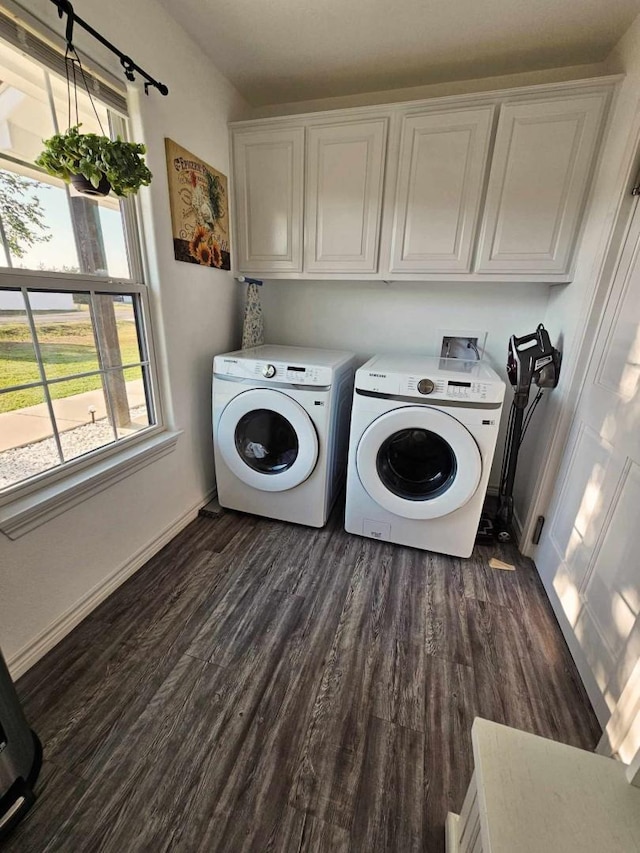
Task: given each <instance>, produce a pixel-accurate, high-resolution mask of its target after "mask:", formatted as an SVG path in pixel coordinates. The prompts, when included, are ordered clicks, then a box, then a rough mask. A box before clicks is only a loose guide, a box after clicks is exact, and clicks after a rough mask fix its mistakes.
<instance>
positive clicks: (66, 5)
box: [51, 0, 169, 95]
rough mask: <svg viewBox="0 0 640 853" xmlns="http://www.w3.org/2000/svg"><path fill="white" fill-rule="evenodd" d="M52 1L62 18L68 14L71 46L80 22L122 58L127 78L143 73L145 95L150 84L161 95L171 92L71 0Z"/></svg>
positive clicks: (67, 36) (67, 32)
mask: <svg viewBox="0 0 640 853" xmlns="http://www.w3.org/2000/svg"><path fill="white" fill-rule="evenodd" d="M51 2H52V3H53V4H54V6H56V7H57V9H58V17H59V18H62V16H63V15H66V16H67V30H66V33H65V37H66V39H67V45H68V46H69V47H73V25H74V24H78V25H79V26H81V27H82V29H83V30H86V31H87V32H88V33H89V35H92V36H93V37H94V39H97V40H98V41H99V42H100V43H101V44H103V45H104V46H105V47H108V48H109V50H110V51H111V52H112V53H115V55H116V56H118V57H119V58H120V64H121V65H122V67H123V68H124V75H125V77H126V78H127V80H135V79H136V78H135V74H134V72H135V71H137V72H138V74H141V75H142V76H143V77H144V78H145V81H146V82H145V84H144V92H145V95H148V94H149V86H153V87H154V88H156V89H157V90H158V91H159V92H160V94H161V95H168V94H169V89H168V87H167V86H165V84H164V83H159V82H158V81H157V80H154V78H153V77H152V76H151V75H150V74H147V72H146V71H145V70H144V69H143V68H140V66H139V65H136V63H135V62H134V61H133V59H131V57H130V56H127V55H126V53H122V51H121V50H118V48H117V47H116V46H115V45H113V44H111V42H110V41H108V40H107V39H106V38H105V37H104V36H103V35H101V34H100V33H99V32H98V31H97V30H94V28H93V27H92V26H91V24H88V23H87V22H86V21H83V20H82V18H80V17H79V16H78V15H76V13H75V12H74V10H73V6H72V5H71V3H70V2H69V0H51Z"/></svg>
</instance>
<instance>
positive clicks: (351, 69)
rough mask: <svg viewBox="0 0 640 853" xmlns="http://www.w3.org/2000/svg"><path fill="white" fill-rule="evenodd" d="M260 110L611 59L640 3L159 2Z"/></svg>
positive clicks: (495, 0)
mask: <svg viewBox="0 0 640 853" xmlns="http://www.w3.org/2000/svg"><path fill="white" fill-rule="evenodd" d="M160 3H161V4H162V5H163V6H164V7H165V8H166V9H167V10H168V11H169V12H170V13H171V14H172V15H173V16H174V17H175V18H176V20H178V21H179V22H180V23H181V24H182V26H183V27H184V28H185V29H186V30H187V31H188V32H189V33H190V34H191V36H192V37H193V39H194V40H195V41H196V42H197V43H199V44H200V46H201V47H202V49H203V50H204V51H205V53H207V54H208V55H209V56H210V57H211V59H212V60H213V62H214V63H215V65H216V66H217V68H218V69H219V70H220V71H221V72H222V73H223V74H224V75H225V76H226V77H227V78H228V79H229V80H230V81H231V82H232V83H233V84H234V85H235V86H236V88H237V89H239V91H240V92H241V93H242V94H243V95H244V96H245V98H246V99H247V100H248V101H249V102H250V103H251V104H253V105H255V106H262V105H265V104H277V103H285V102H288V101H298V100H309V99H312V98H324V97H331V96H337V95H350V94H360V93H363V92H373V91H381V90H385V89H396V88H402V87H405V86H421V85H426V84H429V83H440V82H444V81H454V80H463V79H471V78H475V77H491V76H494V75H498V74H512V73H517V72H521V71H536V70H540V69H543V68H554V67H560V66H566V65H581V64H587V63H593V62H600V61H602V60H603V59H605V58H606V56H607V54H608V53H609V51H610V50H611V48H612V47H613V46H614V45H615V44H616V42H617V41H618V39H619V38H620V37H621V36H622V34H623V33H624V32H625V30H626V29H627V28H628V27H629V25H630V24H631V22H632V21H633V19H634V18H635V16H636V15H637V14H638V13H639V12H640V0H397V2H396V3H395V4H394V3H390V2H388V0H317V2H316V3H315V4H314V3H309V2H305V0H267V2H265V0H160Z"/></svg>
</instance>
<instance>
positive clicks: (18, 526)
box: [0, 431, 181, 539]
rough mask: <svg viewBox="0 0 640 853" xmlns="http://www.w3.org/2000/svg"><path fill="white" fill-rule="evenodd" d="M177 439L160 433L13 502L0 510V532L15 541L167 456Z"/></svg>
mask: <svg viewBox="0 0 640 853" xmlns="http://www.w3.org/2000/svg"><path fill="white" fill-rule="evenodd" d="M180 435H181V433H180V432H166V431H165V432H161V433H160V434H158V435H154V436H152V437H150V438H148V439H147V440H146V441H143V442H140V443H137V444H135V445H134V446H132V447H129V448H127V449H125V450H123V451H122V452H121V453H118V454H115V455H113V456H110V457H108V458H106V459H103V460H101V461H99V462H96V464H95V465H91V467H89V468H85V469H83V470H81V471H78V472H76V473H74V474H71V475H70V476H69V477H67V478H65V479H64V480H61V481H58V482H56V483H52V484H51V485H48V486H43V488H41V489H39V490H38V491H36V492H33V493H31V494H29V495H25V496H24V497H19V498H16V499H15V500H14V501H11V503H8V504H6V506H3V507H2V508H0V530H1V531H2V532H3V533H4V534H5V535H6V536H8V537H9V539H19V538H20V537H21V536H24V534H25V533H29V532H30V531H32V530H34V529H35V528H36V527H39V526H40V525H41V524H45V523H46V522H47V521H51V519H52V518H55V517H56V516H58V515H60V514H61V513H63V512H66V511H67V510H68V509H71V508H72V507H74V506H77V504H79V503H82V502H84V501H86V500H88V499H89V498H91V497H93V495H96V494H98V492H101V491H103V490H104V489H107V488H109V486H113V485H114V484H115V483H117V482H119V481H120V480H123V479H124V478H125V477H128V476H129V475H131V474H135V472H136V471H139V470H140V469H141V468H145V467H146V466H147V465H150V464H151V463H152V462H155V461H156V460H158V459H161V458H162V457H163V456H167V454H169V453H171V452H172V451H173V449H174V448H175V446H176V442H177V441H178V438H179V437H180Z"/></svg>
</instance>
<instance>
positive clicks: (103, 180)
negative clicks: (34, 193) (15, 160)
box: [36, 124, 152, 196]
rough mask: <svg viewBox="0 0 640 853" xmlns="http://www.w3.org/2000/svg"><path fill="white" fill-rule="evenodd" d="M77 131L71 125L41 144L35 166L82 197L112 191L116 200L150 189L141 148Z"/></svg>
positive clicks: (75, 126)
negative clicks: (59, 179) (70, 184)
mask: <svg viewBox="0 0 640 853" xmlns="http://www.w3.org/2000/svg"><path fill="white" fill-rule="evenodd" d="M80 127H81V125H79V124H77V125H74V126H73V127H70V128H69V130H67V131H66V132H65V133H56V134H55V136H52V137H51V139H46V140H44V146H45V148H44V151H43V152H42V154H40V156H39V157H38V158H37V160H36V163H37V165H38V166H41V167H42V168H43V169H45V170H46V171H47V172H48V173H49V174H50V175H53V176H54V177H56V178H62V180H63V181H66V182H67V183H73V184H74V186H75V187H76V189H78V191H79V192H83V193H84V194H85V195H107V193H108V192H109V191H110V190H113V192H114V193H115V194H116V195H118V196H129V195H133V194H134V193H137V192H138V190H139V189H140V187H142V186H145V187H146V186H148V185H149V183H150V182H151V177H152V175H151V172H150V171H149V169H148V168H147V166H146V164H145V162H144V159H143V157H142V156H141V155H143V154H144V153H145V152H146V148H145V146H144V145H142V144H141V143H138V142H125V141H124V140H123V139H121V138H120V137H118V138H117V139H109V138H108V137H107V136H98V134H96V133H80Z"/></svg>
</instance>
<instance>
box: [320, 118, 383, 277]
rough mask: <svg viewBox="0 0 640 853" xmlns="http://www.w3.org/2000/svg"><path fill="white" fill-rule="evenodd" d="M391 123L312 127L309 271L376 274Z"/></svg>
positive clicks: (378, 121)
mask: <svg viewBox="0 0 640 853" xmlns="http://www.w3.org/2000/svg"><path fill="white" fill-rule="evenodd" d="M386 137H387V119H379V120H375V121H359V122H350V123H348V124H335V125H324V126H317V127H310V128H309V131H308V160H307V216H306V254H305V269H306V270H308V271H309V272H362V273H366V272H376V271H377V269H378V243H379V235H380V213H381V209H382V179H383V174H384V154H385V145H386Z"/></svg>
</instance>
